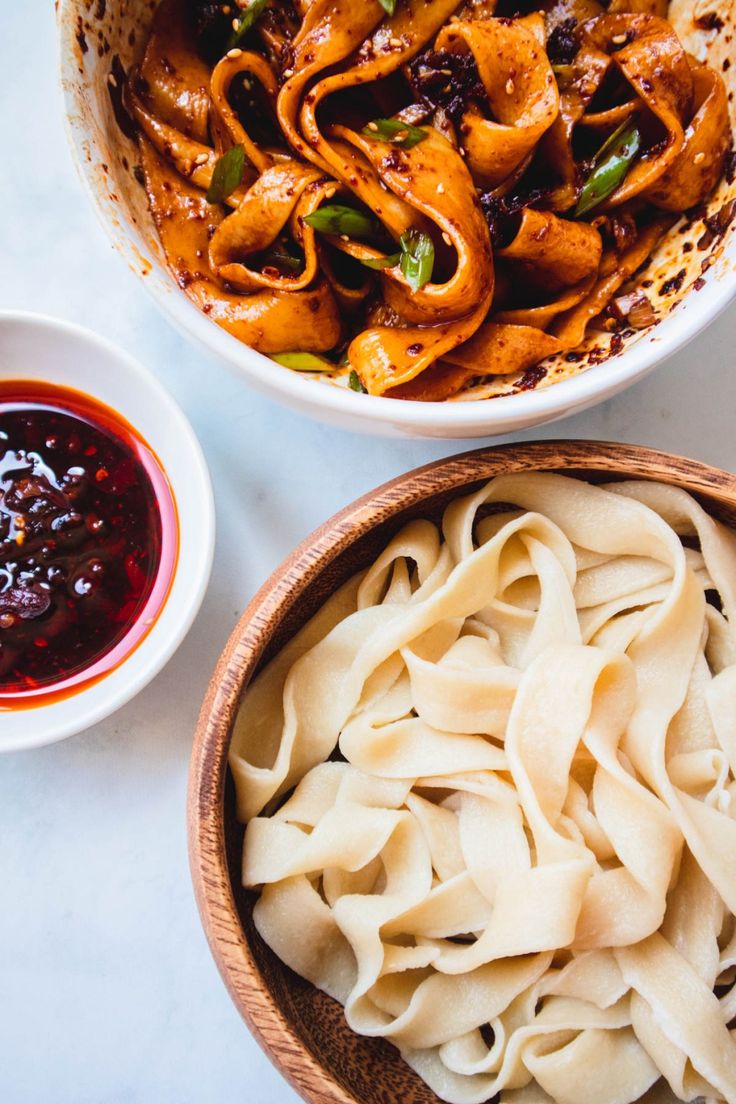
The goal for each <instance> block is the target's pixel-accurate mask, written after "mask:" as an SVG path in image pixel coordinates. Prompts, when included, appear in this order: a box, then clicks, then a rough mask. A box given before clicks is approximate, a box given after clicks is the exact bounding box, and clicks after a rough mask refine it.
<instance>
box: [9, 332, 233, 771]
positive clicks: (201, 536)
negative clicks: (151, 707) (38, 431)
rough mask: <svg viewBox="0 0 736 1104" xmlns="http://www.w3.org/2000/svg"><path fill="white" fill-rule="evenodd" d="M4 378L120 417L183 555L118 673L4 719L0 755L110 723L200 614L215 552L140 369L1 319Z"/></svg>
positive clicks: (205, 514)
mask: <svg viewBox="0 0 736 1104" xmlns="http://www.w3.org/2000/svg"><path fill="white" fill-rule="evenodd" d="M0 359H1V361H2V368H0V374H1V375H2V376H3V378H5V379H19V380H23V379H40V380H44V381H46V382H49V383H56V384H60V385H61V386H64V387H70V388H73V389H75V390H78V391H82V392H85V393H86V394H88V395H91V396H92V397H94V398H96V399H99V400H101V401H102V402H103V403H104V404H106V405H107V406H109V407H111V408H112V409H113V410H115V411H117V412H118V413H120V414H121V415H122V416H123V417H124V418H125V419H126V420H127V421H128V422H129V423H130V424H131V425H132V426H133V427H134V428H135V429H136V430H137V431H138V432H139V433H140V434H141V436H142V437H143V439H144V440H145V441H146V443H147V444H148V445H149V446H150V447H151V449H152V450H153V452H154V453H155V454H156V456H157V458H158V459H159V461H160V464H161V467H162V469H163V471H164V472H165V474H166V476H167V478H168V481H169V484H170V487H171V490H172V494H173V498H174V501H175V504H176V511H177V517H178V527H179V542H178V543H179V551H178V558H177V562H176V566H175V569H174V576H173V581H172V584H171V587H170V589H169V593H168V597H167V598H166V600H165V602H164V605H163V606H162V608H161V610H160V612H159V614H158V617H157V618H156V621H155V623H154V624H153V626H152V628H151V629H150V631H149V632H148V634H147V635H146V636H145V637H144V638H143V639H142V640H141V641H140V642H139V644H138V645H137V646H136V647H135V649H134V650H133V651H131V652H130V653H129V654H128V655H127V656H126V658H125V659H124V660H123V661H122V663H120V664H119V666H117V667H116V668H114V669H113V670H111V671H109V672H108V673H107V674H106V675H105V676H104V677H102V678H101V679H100V680H99V681H97V682H94V683H92V684H91V685H90V684H87V685H85V684H84V683H82V684H81V688H80V689H79V690H78V691H77V692H76V693H73V694H70V695H69V696H68V697H64V698H61V699H60V700H58V701H55V700H53V699H52V700H51V701H49V702H46V703H44V704H39V705H38V706H35V707H33V708H32V709H31V710H30V712H29V710H28V709H26V708H23V709H18V710H11V711H9V712H5V713H3V714H2V717H1V718H0V751H3V750H16V749H18V748H21V747H34V746H38V745H40V744H44V743H49V742H51V741H52V740H56V739H61V738H62V737H63V736H68V735H70V734H71V733H73V732H78V731H80V730H81V729H83V728H86V727H88V726H89V725H91V724H94V723H95V722H96V721H98V720H100V719H101V718H102V717H104V716H107V715H108V714H109V713H112V712H113V711H114V710H115V709H117V708H118V707H119V706H121V705H123V704H124V702H126V701H128V700H129V699H130V698H131V697H132V696H133V695H134V694H135V693H137V692H138V691H139V690H140V689H142V687H143V686H145V685H146V683H148V682H149V681H150V680H151V679H152V678H153V676H154V675H155V674H156V673H157V672H158V671H159V670H160V669H161V667H162V666H163V665H164V663H165V662H166V660H167V659H169V657H170V656H171V655H172V654H173V652H174V650H175V649H176V647H177V646H178V644H179V643H180V642H181V640H182V638H183V637H184V635H185V633H186V631H187V629H188V628H189V626H190V624H191V622H192V620H193V618H194V615H195V614H196V612H197V610H198V609H199V606H200V603H201V601H202V598H203V596H204V591H205V588H206V585H207V581H208V579H209V573H210V567H211V563H212V552H213V546H214V507H213V500H212V489H211V486H210V480H209V475H208V472H207V467H206V464H205V460H204V457H203V455H202V451H201V449H200V447H199V443H198V442H197V439H196V437H195V436H194V433H193V431H192V429H191V427H190V425H189V423H188V422H187V420H186V418H185V417H184V415H183V414H182V412H181V411H180V410H179V408H178V407H177V406H176V404H175V403H174V400H173V399H172V398H171V397H170V396H169V394H168V392H166V391H165V390H164V388H163V387H162V386H161V385H160V384H159V383H158V382H157V381H156V380H155V379H154V378H153V377H152V376H151V375H150V374H149V373H148V372H147V371H145V369H144V368H142V367H141V365H139V364H138V363H137V362H136V361H134V360H132V359H131V358H130V357H128V356H127V355H126V354H124V353H122V352H121V351H120V350H118V349H116V348H115V347H114V346H112V345H110V344H109V343H108V342H107V341H104V340H103V339H102V338H99V337H97V336H96V335H95V334H93V333H90V332H89V331H87V330H84V329H82V328H81V327H78V326H74V325H70V324H68V323H64V322H58V321H56V320H54V319H50V318H44V317H41V316H37V315H30V314H21V313H12V312H7V313H0Z"/></svg>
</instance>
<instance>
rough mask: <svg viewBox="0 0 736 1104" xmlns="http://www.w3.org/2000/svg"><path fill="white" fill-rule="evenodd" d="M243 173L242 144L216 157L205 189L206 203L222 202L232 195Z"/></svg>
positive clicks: (241, 180)
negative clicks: (208, 184)
mask: <svg viewBox="0 0 736 1104" xmlns="http://www.w3.org/2000/svg"><path fill="white" fill-rule="evenodd" d="M244 173H245V150H244V149H243V147H242V146H233V147H232V149H229V150H228V151H227V153H223V155H222V157H220V158H218V160H217V163H216V164H215V168H214V171H213V173H212V180H211V181H210V186H209V188H208V189H207V202H208V203H222V202H223V201H224V200H226V199H227V197H228V196H229V195H232V194H233V192H234V191H236V189H238V188H239V187H240V185H241V184H242V182H243V175H244Z"/></svg>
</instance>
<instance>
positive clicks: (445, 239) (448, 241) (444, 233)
mask: <svg viewBox="0 0 736 1104" xmlns="http://www.w3.org/2000/svg"><path fill="white" fill-rule="evenodd" d="M442 240H443V242H444V243H445V245H452V238H451V237H450V235H449V234H448V233H447V231H446V230H443V231H442Z"/></svg>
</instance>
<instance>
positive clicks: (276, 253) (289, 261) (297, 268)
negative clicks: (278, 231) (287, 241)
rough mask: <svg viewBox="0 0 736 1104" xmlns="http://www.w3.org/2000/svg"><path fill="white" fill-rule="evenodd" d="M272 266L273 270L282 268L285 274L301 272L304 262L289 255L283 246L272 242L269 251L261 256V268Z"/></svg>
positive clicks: (291, 254)
mask: <svg viewBox="0 0 736 1104" xmlns="http://www.w3.org/2000/svg"><path fill="white" fill-rule="evenodd" d="M267 265H272V266H273V267H274V268H279V267H280V268H284V269H286V271H287V272H301V270H302V267H303V266H304V261H303V259H302V258H300V257H295V256H294V255H293V253H290V252H289V250H288V249H287V248H286V246H285V245H282V244H281V243H280V242H274V244H273V245H272V246H271V248H270V249H269V250H267V252H266V253H264V254H263V258H262V261H261V268H262V269H263V268H265V267H266V266H267Z"/></svg>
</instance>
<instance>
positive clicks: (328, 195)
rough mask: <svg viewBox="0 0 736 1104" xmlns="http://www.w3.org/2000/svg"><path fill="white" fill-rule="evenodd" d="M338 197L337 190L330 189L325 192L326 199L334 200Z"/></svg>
mask: <svg viewBox="0 0 736 1104" xmlns="http://www.w3.org/2000/svg"><path fill="white" fill-rule="evenodd" d="M336 195H337V188H328V189H327V191H326V192H325V199H334V198H335V196H336Z"/></svg>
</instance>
